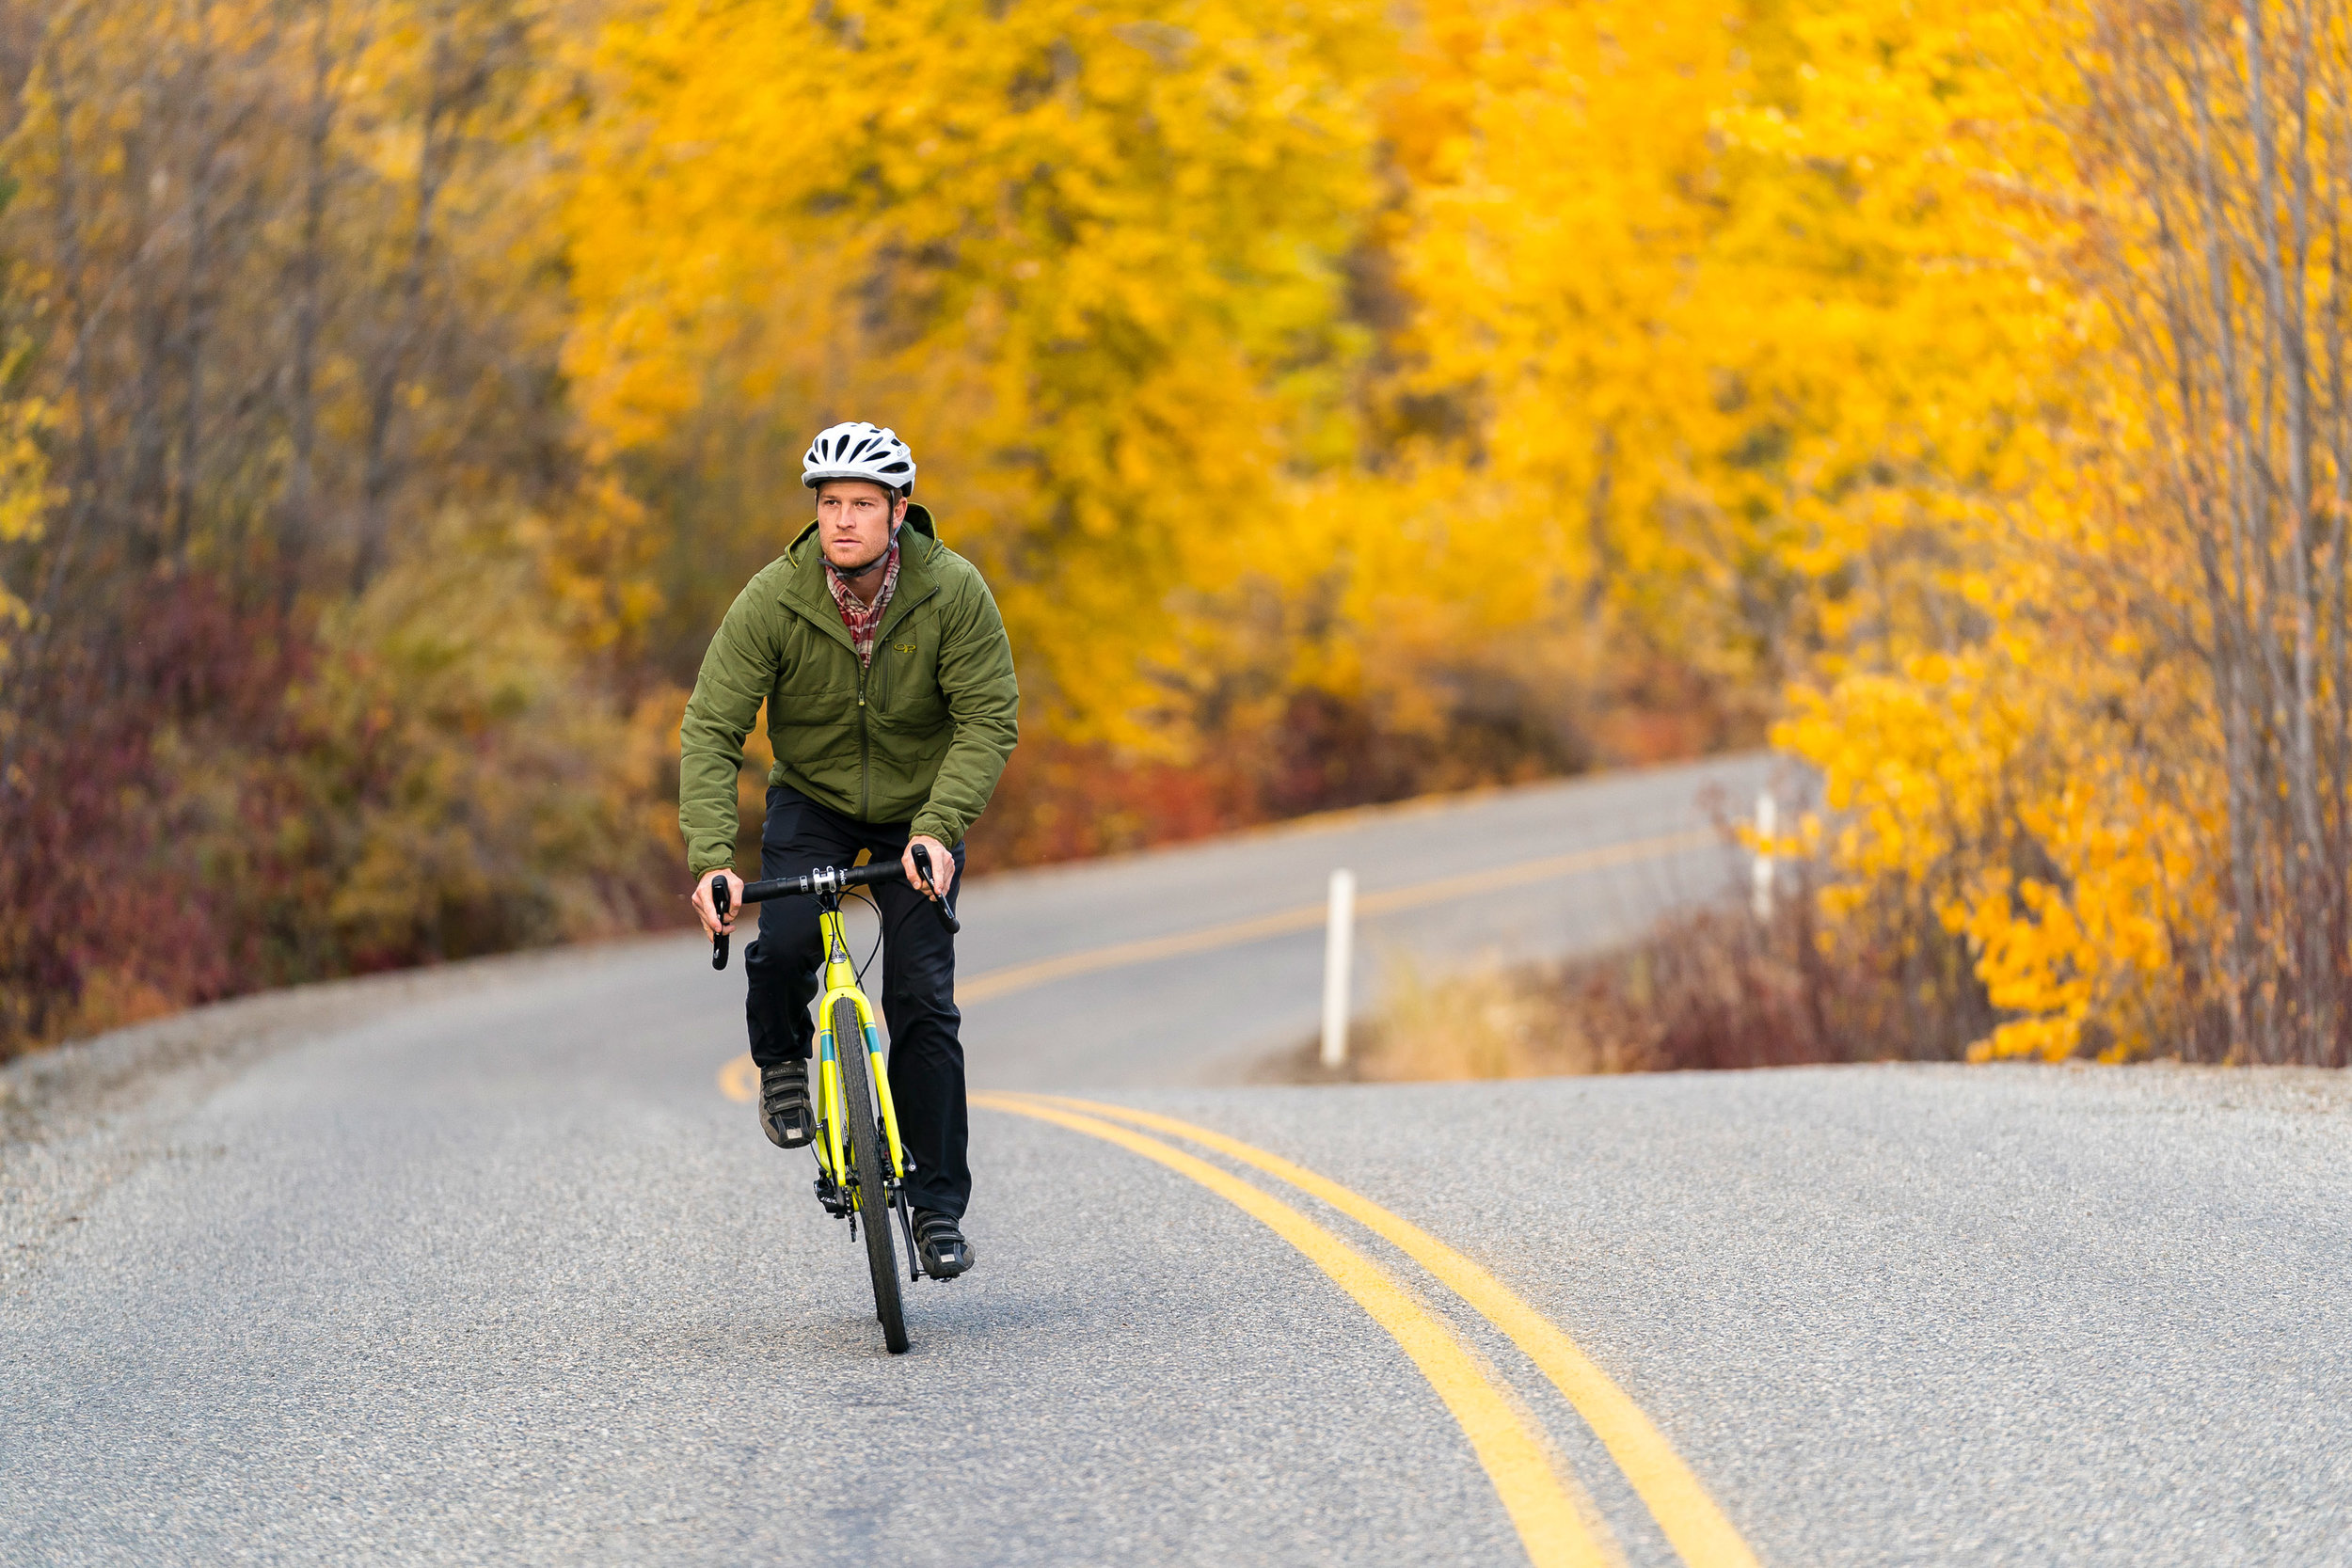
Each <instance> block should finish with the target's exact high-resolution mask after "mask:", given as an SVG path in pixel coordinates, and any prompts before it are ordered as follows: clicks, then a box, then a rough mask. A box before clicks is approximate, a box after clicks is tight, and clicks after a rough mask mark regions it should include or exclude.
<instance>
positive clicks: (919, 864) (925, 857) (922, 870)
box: [914, 844, 963, 936]
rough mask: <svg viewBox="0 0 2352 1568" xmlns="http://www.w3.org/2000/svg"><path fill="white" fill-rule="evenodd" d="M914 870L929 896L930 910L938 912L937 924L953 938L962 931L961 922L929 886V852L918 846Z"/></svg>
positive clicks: (937, 890) (935, 890) (937, 891)
mask: <svg viewBox="0 0 2352 1568" xmlns="http://www.w3.org/2000/svg"><path fill="white" fill-rule="evenodd" d="M914 869H915V871H916V873H917V874H918V875H920V876H921V877H922V879H923V891H924V892H925V893H928V894H930V895H931V908H932V909H933V910H934V911H937V912H938V915H939V923H940V924H941V925H943V926H945V927H947V934H948V935H949V936H954V935H955V934H956V933H957V932H958V931H961V930H962V929H963V922H962V921H961V920H958V919H957V918H956V911H953V910H951V909H949V908H948V907H947V900H946V899H945V898H942V897H941V896H940V895H939V889H937V888H936V887H934V886H932V885H931V852H930V850H929V849H926V848H924V847H923V846H921V845H919V844H918V845H916V846H915V847H914Z"/></svg>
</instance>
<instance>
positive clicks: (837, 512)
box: [817, 479, 907, 572]
mask: <svg viewBox="0 0 2352 1568" xmlns="http://www.w3.org/2000/svg"><path fill="white" fill-rule="evenodd" d="M906 509H907V503H906V502H905V501H903V500H899V501H898V502H897V503H896V504H895V505H894V504H893V498H892V496H891V494H890V492H889V491H887V490H885V489H883V488H882V486H881V485H879V484H868V483H866V481H864V480H862V479H834V480H827V481H826V482H825V483H823V484H820V485H818V487H817V537H818V539H819V540H820V541H822V542H823V544H824V547H825V559H826V560H827V561H830V562H833V563H834V568H835V569H836V570H840V571H845V572H853V571H858V570H862V569H863V568H865V567H866V566H868V565H870V564H872V563H873V562H874V561H876V560H877V559H878V558H879V557H881V555H882V552H884V551H885V550H887V549H889V548H890V529H891V525H892V524H894V523H896V522H897V521H898V519H899V518H900V517H903V516H904V515H906Z"/></svg>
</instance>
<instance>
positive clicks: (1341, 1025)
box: [1323, 868, 1356, 1069]
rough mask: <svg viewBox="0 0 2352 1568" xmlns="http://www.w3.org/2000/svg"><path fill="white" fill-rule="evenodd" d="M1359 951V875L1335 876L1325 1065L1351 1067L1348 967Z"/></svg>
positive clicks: (1326, 936)
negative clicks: (1348, 1052) (1357, 884)
mask: <svg viewBox="0 0 2352 1568" xmlns="http://www.w3.org/2000/svg"><path fill="white" fill-rule="evenodd" d="M1355 947H1356V873H1354V872H1353V871H1349V870H1347V869H1345V868H1342V869H1340V870H1338V871H1334V872H1332V873H1331V911H1330V916H1329V918H1328V919H1327V921H1326V922H1325V923H1324V927H1323V1065H1324V1066H1325V1067H1326V1068H1329V1069H1338V1068H1341V1067H1343V1066H1345V1065H1346V1063H1347V1000H1348V966H1349V964H1350V963H1351V962H1352V961H1353V959H1354V958H1355Z"/></svg>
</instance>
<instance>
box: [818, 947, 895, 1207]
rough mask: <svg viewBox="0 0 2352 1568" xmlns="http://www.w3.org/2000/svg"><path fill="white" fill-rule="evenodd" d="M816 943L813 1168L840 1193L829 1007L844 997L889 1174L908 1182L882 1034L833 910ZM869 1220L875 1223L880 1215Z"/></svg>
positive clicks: (845, 1128)
mask: <svg viewBox="0 0 2352 1568" xmlns="http://www.w3.org/2000/svg"><path fill="white" fill-rule="evenodd" d="M817 930H818V938H819V940H821V941H822V942H824V944H825V993H824V995H823V996H822V997H821V998H819V999H818V1004H817V1105H818V1126H819V1128H820V1129H821V1132H822V1135H821V1136H820V1137H818V1140H817V1159H818V1164H822V1165H823V1166H824V1167H825V1174H826V1175H827V1176H830V1177H832V1178H833V1179H834V1180H835V1181H837V1182H839V1183H840V1184H841V1185H842V1186H843V1187H844V1188H847V1187H848V1186H849V1185H850V1183H849V1180H848V1172H849V1168H850V1165H849V1161H848V1159H847V1158H846V1157H845V1153H844V1149H843V1145H842V1140H843V1139H844V1138H845V1137H847V1136H848V1133H849V1126H850V1117H849V1107H848V1106H846V1105H845V1104H843V1102H842V1097H841V1057H840V1049H841V1047H840V1042H839V1041H838V1040H836V1039H834V1037H833V1006H834V1003H836V1002H838V1001H840V1000H841V999H842V998H843V997H845V996H846V997H848V998H849V999H850V1004H851V1005H852V1006H855V1007H856V1008H857V1021H858V1024H859V1027H860V1028H861V1029H862V1030H863V1032H864V1033H865V1036H866V1039H865V1041H864V1044H865V1046H866V1061H867V1062H868V1064H870V1066H871V1068H872V1070H873V1078H874V1098H875V1099H876V1100H877V1101H880V1102H881V1105H882V1132H883V1134H884V1137H885V1139H886V1141H887V1142H888V1143H889V1145H890V1174H891V1177H892V1178H893V1179H894V1180H899V1181H904V1180H906V1179H907V1165H906V1155H905V1153H904V1151H903V1150H901V1148H899V1145H898V1107H896V1106H895V1105H893V1104H892V1103H891V1102H890V1071H889V1069H888V1068H887V1066H885V1064H884V1063H883V1061H882V1031H881V1030H880V1029H877V1028H876V1027H875V1026H874V1005H873V1004H872V1003H870V1002H868V1001H866V993H865V992H864V991H862V990H858V984H857V966H856V965H854V964H852V963H850V942H849V938H848V936H847V934H846V933H845V931H844V929H843V927H842V924H841V911H840V908H839V907H838V906H837V905H836V906H835V907H834V908H832V909H829V910H826V911H823V912H822V913H820V914H819V915H818V917H817ZM865 1203H866V1195H864V1194H863V1193H861V1194H859V1195H858V1205H859V1207H860V1208H861V1209H862V1208H864V1207H865ZM869 1217H870V1218H875V1219H878V1218H879V1213H877V1214H876V1215H874V1216H869Z"/></svg>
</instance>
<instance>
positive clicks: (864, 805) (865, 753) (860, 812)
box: [850, 653, 874, 822]
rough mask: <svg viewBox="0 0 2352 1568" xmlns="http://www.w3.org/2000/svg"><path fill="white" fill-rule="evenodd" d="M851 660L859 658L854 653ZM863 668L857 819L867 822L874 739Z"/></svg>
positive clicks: (860, 676) (859, 676) (859, 688)
mask: <svg viewBox="0 0 2352 1568" xmlns="http://www.w3.org/2000/svg"><path fill="white" fill-rule="evenodd" d="M850 657H851V658H855V657H857V655H856V654H854V653H852V654H851V655H850ZM866 673H867V672H866V669H865V668H864V667H861V668H860V669H859V670H858V673H857V819H858V820H859V821H861V822H863V821H865V820H866V813H867V812H868V811H870V810H871V809H872V806H873V800H874V762H873V739H872V736H870V735H869V734H868V732H867V730H866Z"/></svg>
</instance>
